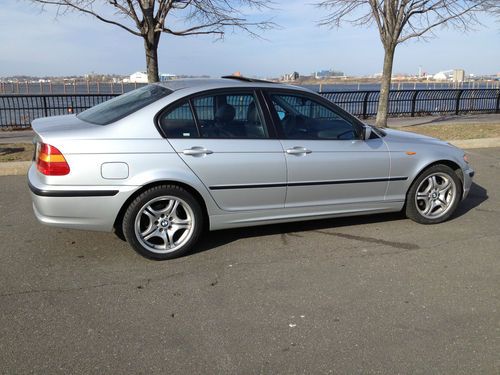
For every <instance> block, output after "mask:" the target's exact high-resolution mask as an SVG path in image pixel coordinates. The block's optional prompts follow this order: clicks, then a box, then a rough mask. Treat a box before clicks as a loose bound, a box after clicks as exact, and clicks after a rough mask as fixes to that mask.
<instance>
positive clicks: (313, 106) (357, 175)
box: [266, 91, 390, 207]
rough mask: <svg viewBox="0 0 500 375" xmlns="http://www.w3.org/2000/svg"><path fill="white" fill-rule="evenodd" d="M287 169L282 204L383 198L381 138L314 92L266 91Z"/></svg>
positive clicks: (385, 173)
mask: <svg viewBox="0 0 500 375" xmlns="http://www.w3.org/2000/svg"><path fill="white" fill-rule="evenodd" d="M266 97H267V99H268V106H269V107H270V108H271V111H272V112H273V117H274V121H275V123H277V128H278V131H279V138H280V140H281V142H282V144H283V148H284V150H285V157H286V163H287V170H288V176H287V177H288V181H287V184H288V190H287V197H286V203H285V206H286V207H299V206H309V205H313V206H322V205H332V204H363V202H377V201H383V200H384V199H385V192H386V189H387V184H388V181H389V168H390V156H389V152H388V149H387V146H386V145H385V143H384V142H383V141H382V139H380V138H378V137H376V138H374V139H369V140H363V139H361V134H360V130H361V128H360V124H359V123H358V122H357V121H356V120H355V119H352V118H351V116H349V115H348V114H346V113H345V112H343V111H341V110H340V109H338V108H337V107H336V106H334V105H333V104H330V103H329V102H327V101H326V100H324V99H322V98H318V97H317V96H316V95H314V94H308V93H300V92H297V91H288V92H287V91H275V92H273V91H270V92H268V93H267V94H266Z"/></svg>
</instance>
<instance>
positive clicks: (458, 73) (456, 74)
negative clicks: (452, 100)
mask: <svg viewBox="0 0 500 375" xmlns="http://www.w3.org/2000/svg"><path fill="white" fill-rule="evenodd" d="M464 81H465V71H464V70H463V69H454V70H453V82H464Z"/></svg>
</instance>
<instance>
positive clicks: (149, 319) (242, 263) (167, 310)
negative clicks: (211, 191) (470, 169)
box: [0, 148, 500, 375]
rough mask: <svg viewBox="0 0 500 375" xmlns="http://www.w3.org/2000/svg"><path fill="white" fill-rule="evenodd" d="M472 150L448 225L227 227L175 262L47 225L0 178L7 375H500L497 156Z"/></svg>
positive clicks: (20, 181) (362, 220)
mask: <svg viewBox="0 0 500 375" xmlns="http://www.w3.org/2000/svg"><path fill="white" fill-rule="evenodd" d="M470 154H471V159H472V164H473V166H474V168H475V169H476V172H477V174H476V178H475V181H476V182H475V184H474V186H473V188H472V191H471V194H470V197H469V198H468V199H467V200H466V201H464V202H462V204H461V206H460V208H459V210H458V212H457V214H456V215H455V217H454V218H453V219H452V220H450V221H448V222H446V223H443V224H439V225H433V226H425V225H419V224H416V223H414V222H412V221H410V220H407V219H405V218H403V217H402V216H401V215H399V214H389V215H376V216H366V217H356V218H341V219H332V220H322V221H314V222H307V223H296V224H285V225H274V226H265V227H255V228H249V229H237V230H226V231H219V232H213V233H211V234H208V235H205V237H204V238H203V240H202V243H201V245H200V246H199V247H198V249H197V251H196V252H195V253H194V254H191V255H189V256H185V257H183V258H180V259H176V260H172V261H167V262H154V261H149V260H146V259H144V258H142V257H140V256H138V255H136V254H135V253H134V252H133V251H132V250H131V249H130V248H129V247H128V245H127V244H126V243H124V242H122V241H121V240H120V239H118V238H117V237H116V236H115V235H114V234H111V233H92V232H79V231H73V230H64V229H57V228H49V227H45V226H42V225H41V224H38V223H37V222H36V220H35V218H34V216H33V214H32V211H31V206H30V198H29V194H28V190H27V187H26V179H25V177H23V176H8V177H0V212H1V215H0V373H5V374H25V373H40V374H58V373H61V374H69V373H71V374H169V375H170V374H329V373H334V374H358V373H359V374H454V375H455V374H499V373H500V355H499V353H500V298H499V297H500V288H499V287H500V245H499V241H500V233H499V228H500V226H499V222H500V184H499V182H500V178H499V176H500V148H490V149H481V150H470ZM68 204H71V201H69V202H68Z"/></svg>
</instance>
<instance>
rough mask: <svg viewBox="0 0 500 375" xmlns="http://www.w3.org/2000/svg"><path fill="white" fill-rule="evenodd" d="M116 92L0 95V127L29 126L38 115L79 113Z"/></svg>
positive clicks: (111, 96)
mask: <svg viewBox="0 0 500 375" xmlns="http://www.w3.org/2000/svg"><path fill="white" fill-rule="evenodd" d="M115 96H118V94H61V95H56V94H52V95H51V94H48V95H44V94H33V95H31V94H30V95H22V94H21V95H17V94H16V95H0V129H6V128H7V129H22V128H29V127H30V124H31V121H33V120H34V119H36V118H39V117H47V116H57V115H67V114H72V113H80V112H82V111H84V110H85V109H88V108H90V107H93V106H95V105H97V104H99V103H102V102H104V101H106V100H109V99H111V98H113V97H115Z"/></svg>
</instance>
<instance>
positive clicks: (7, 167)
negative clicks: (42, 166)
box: [0, 161, 31, 176]
mask: <svg viewBox="0 0 500 375" xmlns="http://www.w3.org/2000/svg"><path fill="white" fill-rule="evenodd" d="M30 165H31V161H10V162H3V163H0V176H20V175H26V174H28V169H29V167H30Z"/></svg>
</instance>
